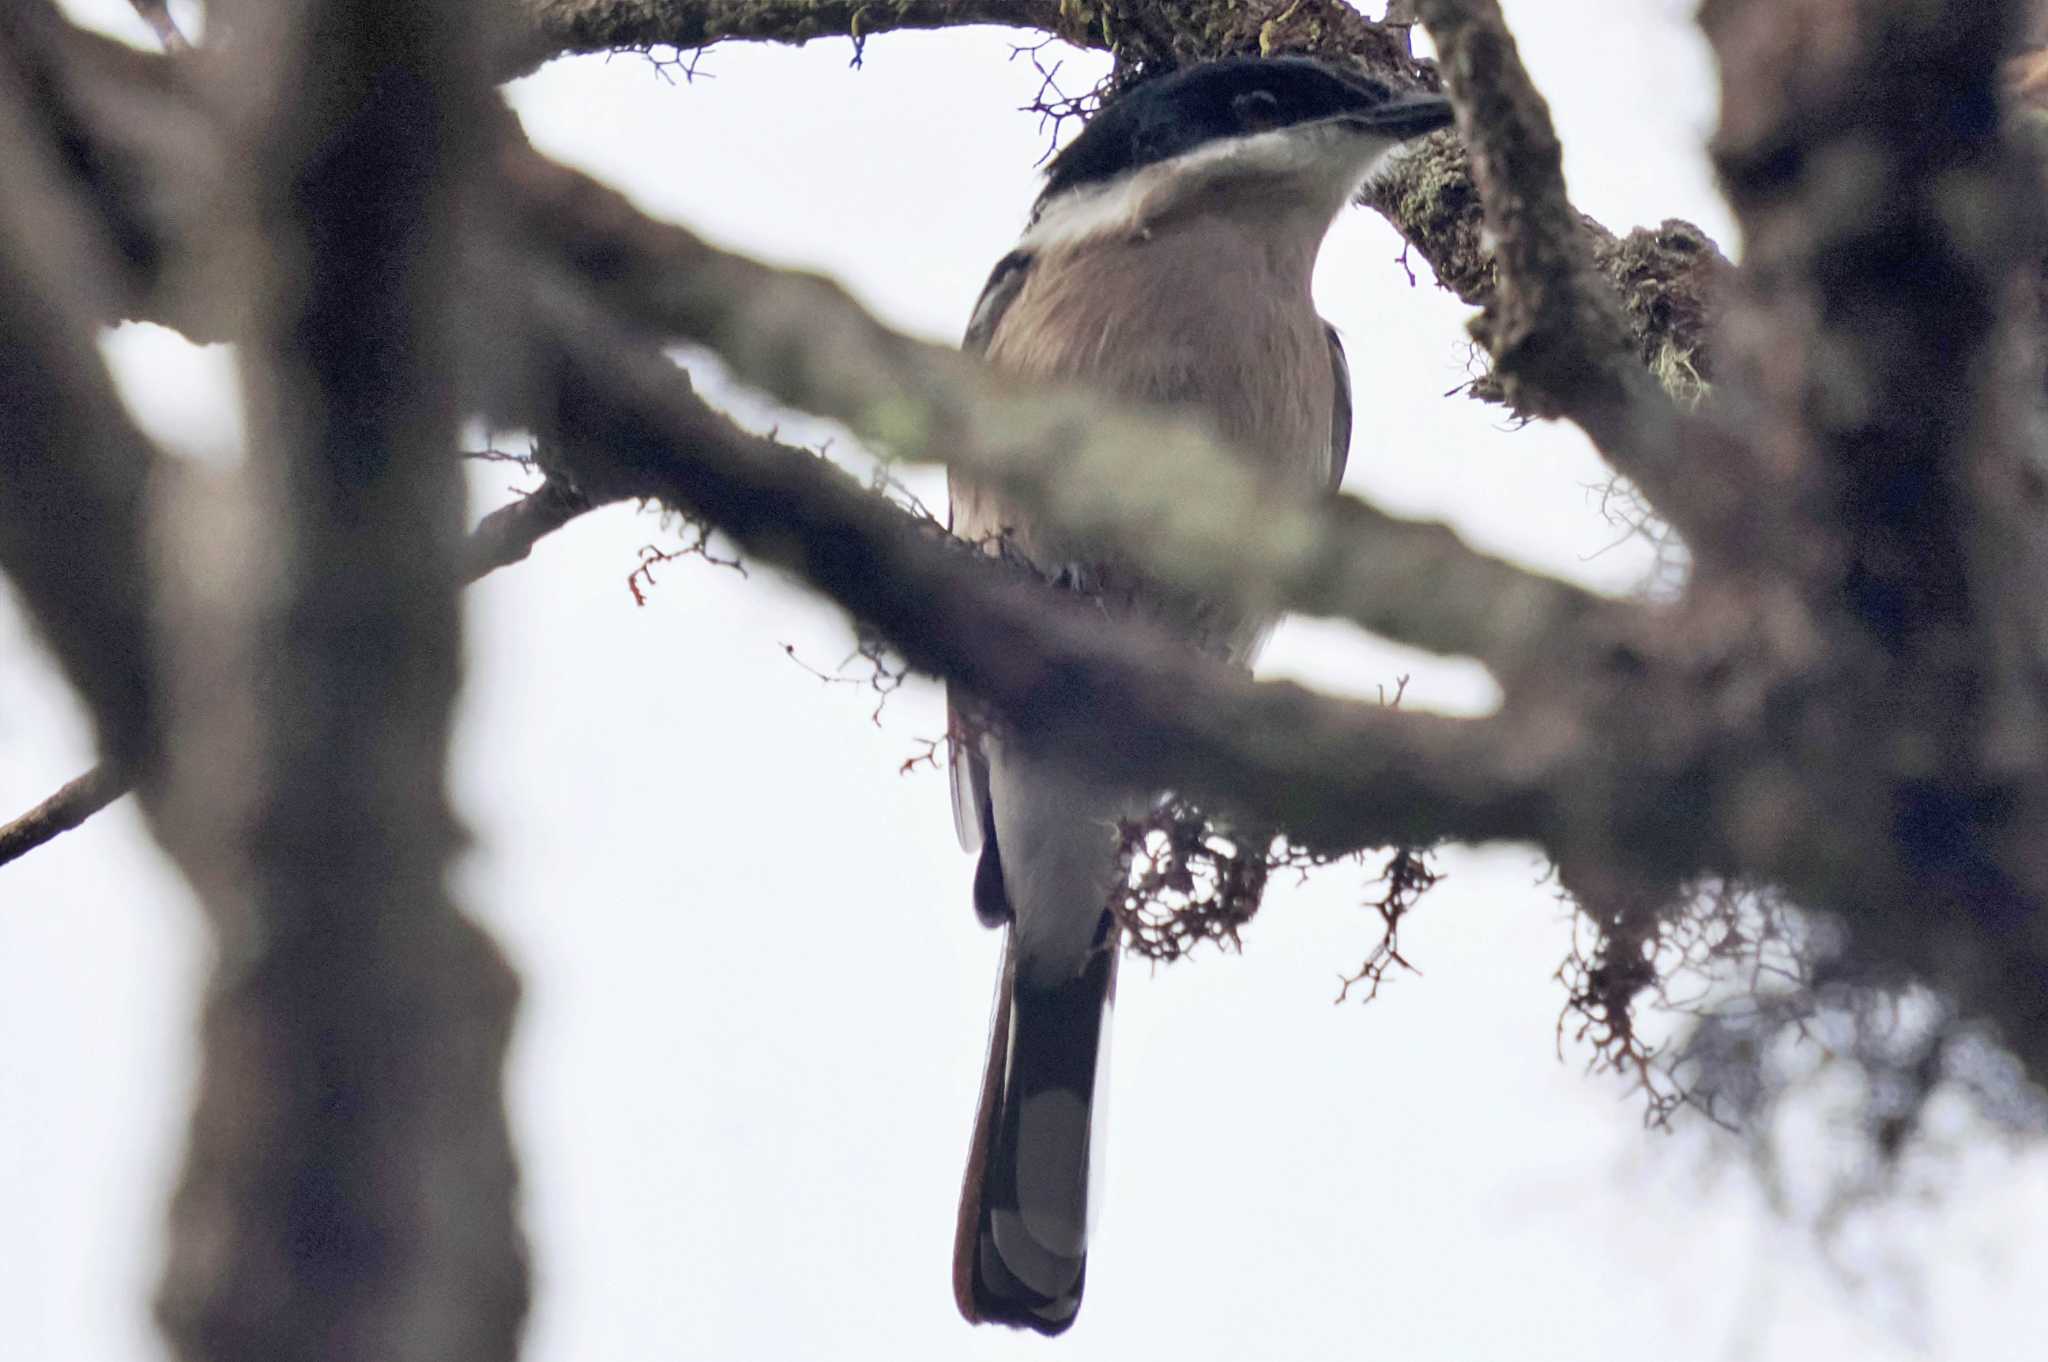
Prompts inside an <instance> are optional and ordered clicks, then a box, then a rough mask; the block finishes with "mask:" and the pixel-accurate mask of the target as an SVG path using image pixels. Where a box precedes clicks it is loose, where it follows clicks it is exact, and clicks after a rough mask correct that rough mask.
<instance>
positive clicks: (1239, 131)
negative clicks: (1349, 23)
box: [1043, 57, 1451, 199]
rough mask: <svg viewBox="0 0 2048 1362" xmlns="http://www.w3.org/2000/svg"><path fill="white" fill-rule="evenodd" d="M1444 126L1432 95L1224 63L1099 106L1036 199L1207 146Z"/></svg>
mask: <svg viewBox="0 0 2048 1362" xmlns="http://www.w3.org/2000/svg"><path fill="white" fill-rule="evenodd" d="M1450 121H1451V105H1450V101H1449V100H1447V99H1445V98H1443V96H1441V95H1432V94H1424V93H1420V92H1408V91H1400V92H1397V91H1395V90H1394V89H1393V88H1392V87H1391V86H1388V85H1386V84H1384V83H1383V82H1381V81H1378V80H1375V79H1373V78H1372V77H1370V76H1367V75H1363V74H1360V73H1356V72H1351V71H1346V70H1343V69H1341V68H1339V67H1336V66H1332V65H1330V64H1328V63H1326V62H1321V61H1317V60H1315V59H1313V58H1310V57H1271V58H1263V59H1262V58H1258V57H1232V58H1228V59H1225V60H1223V61H1213V62H1205V63H1203V64H1202V65H1200V66H1191V67H1187V68H1185V69H1183V70H1180V71H1176V72H1174V73H1173V74H1172V75H1169V76H1161V77H1159V78H1158V79H1156V80H1150V81H1147V82H1145V83H1144V84H1143V85H1140V86H1138V87H1136V88H1135V89H1133V90H1131V91H1130V92H1129V93H1128V94H1125V95H1123V96H1121V97H1119V98H1117V99H1115V100H1113V101H1111V102H1110V103H1109V104H1108V105H1106V106H1104V108H1103V110H1102V112H1100V113H1098V114H1097V115H1096V116H1095V117H1094V118H1092V119H1090V120H1089V123H1088V126H1087V127H1086V128H1084V129H1082V132H1081V135H1080V136H1079V137H1077V138H1075V139H1074V140H1073V142H1071V143H1070V144H1068V146H1067V147H1066V149H1065V150H1063V151H1062V152H1060V154H1059V155H1058V156H1056V157H1054V158H1053V162H1052V165H1051V166H1050V167H1048V168H1047V171H1046V182H1045V193H1044V196H1043V197H1044V198H1047V199H1049V198H1052V197H1054V196H1056V195H1059V194H1061V193H1064V192H1065V191H1067V190H1070V189H1077V188H1082V187H1084V186H1088V185H1095V184H1102V183H1106V182H1108V181H1110V180H1113V179H1115V178H1117V177H1118V176H1120V175H1124V174H1127V173H1129V172H1131V171H1133V170H1138V169H1141V168H1143V167H1145V166H1148V165H1155V164H1157V163H1159V162H1161V161H1166V160H1170V159H1172V158H1173V157H1176V156H1180V155H1183V154H1185V153H1187V152H1191V151H1195V150H1197V149H1199V148H1201V147H1203V146H1206V145H1208V144H1211V143H1215V142H1221V141H1224V140H1227V139H1233V138H1241V137H1247V136H1251V135H1253V134H1256V133H1261V132H1272V131H1277V130H1279V129H1284V128H1290V127H1295V126H1298V125H1302V124H1310V123H1329V122H1342V123H1348V124H1353V125H1355V126H1357V127H1358V128H1360V129H1361V130H1364V131H1372V132H1377V133H1379V134H1380V135H1382V136H1384V137H1385V138H1386V139H1387V140H1388V142H1390V143H1391V142H1398V141H1401V140H1402V139H1404V138H1408V137H1415V136H1418V135H1420V134H1422V133H1425V132H1430V131H1433V130H1434V129H1437V128H1441V127H1446V126H1448V125H1449V123H1450Z"/></svg>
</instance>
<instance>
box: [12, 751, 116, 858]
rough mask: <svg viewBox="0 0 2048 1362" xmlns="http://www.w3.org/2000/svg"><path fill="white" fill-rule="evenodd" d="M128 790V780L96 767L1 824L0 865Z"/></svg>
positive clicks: (34, 847) (112, 771)
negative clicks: (24, 811)
mask: <svg viewBox="0 0 2048 1362" xmlns="http://www.w3.org/2000/svg"><path fill="white" fill-rule="evenodd" d="M126 793H128V782H127V781H126V780H123V779H122V778H121V776H120V774H119V773H118V772H116V771H115V770H114V769H113V768H112V767H108V766H95V767H93V768H92V770H90V771H87V772H86V773H85V774H84V775H82V776H80V777H78V779H76V780H72V781H66V782H65V783H64V784H63V785H61V786H59V787H58V789H57V791H56V793H55V794H52V795H51V796H50V797H49V798H48V799H45V800H44V801H43V802H42V803H40V804H38V805H36V806H35V807H34V808H33V809H30V810H29V811H28V812H27V813H25V814H23V815H21V817H19V818H17V819H15V820H14V821H13V822H11V823H7V824H5V825H0V865H6V864H7V863H8V862H9V861H12V860H15V859H17V858H19V857H22V856H26V855H27V854H28V853H29V852H31V851H34V850H35V849H36V848H37V847H39V846H41V845H42V844H43V843H45V842H47V841H49V840H50V839H51V838H53V837H56V836H57V835H59V834H60V833H66V832H69V831H71V829H73V828H75V827H77V826H78V825H79V824H80V823H83V822H84V821H85V820H86V819H88V818H90V817H92V816H93V815H94V814H96V813H98V812H99V811H100V810H101V809H104V808H105V807H107V805H109V804H111V803H113V802H114V801H115V800H117V799H119V798H120V797H121V796H122V795H124V794H126Z"/></svg>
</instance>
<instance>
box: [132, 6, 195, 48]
mask: <svg viewBox="0 0 2048 1362" xmlns="http://www.w3.org/2000/svg"><path fill="white" fill-rule="evenodd" d="M129 3H130V4H132V5H134V6H135V12H136V13H137V14H139V15H141V16H142V22H144V23H145V24H148V25H149V27H150V31H151V32H153V33H155V34H156V40H157V41H158V42H160V43H162V44H163V45H164V51H166V52H190V51H191V50H192V44H191V43H189V42H187V41H186V40H185V35H184V34H183V33H181V32H179V31H178V21H177V20H176V19H173V18H172V17H171V6H170V3H169V0H129Z"/></svg>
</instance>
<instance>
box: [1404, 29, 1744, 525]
mask: <svg viewBox="0 0 2048 1362" xmlns="http://www.w3.org/2000/svg"><path fill="white" fill-rule="evenodd" d="M1415 11H1416V13H1417V15H1419V16H1420V18H1421V19H1422V22H1423V23H1424V24H1425V25H1426V26H1427V27H1428V29H1429V33H1430V37H1431V38H1432V39H1433V40H1434V41H1435V43H1436V46H1437V51H1438V53H1439V54H1440V59H1441V62H1442V65H1443V68H1444V70H1445V71H1446V72H1447V73H1448V74H1449V78H1450V90H1451V96H1452V100H1453V102H1454V103H1455V104H1456V106H1457V110H1458V133H1459V136H1460V137H1461V138H1462V139H1463V141H1464V143H1465V146H1466V148H1467V150H1468V153H1469V156H1470V168H1471V173H1472V180H1473V183H1474V185H1475V187H1476V189H1477V191H1478V197H1479V202H1480V205H1481V207H1482V208H1483V210H1484V212H1485V217H1486V226H1487V229H1488V230H1489V232H1490V233H1491V236H1492V240H1493V241H1494V242H1495V243H1496V245H1495V248H1494V251H1493V257H1494V263H1495V266H1496V270H1497V282H1496V286H1495V288H1494V290H1493V294H1492V296H1491V297H1490V298H1489V299H1488V301H1487V303H1486V309H1485V311H1483V312H1482V313H1481V314H1480V315H1479V317H1478V318H1476V319H1475V320H1474V322H1473V334H1474V335H1475V336H1476V337H1477V338H1478V339H1479V340H1480V341H1481V343H1482V344H1484V345H1485V346H1486V348H1487V350H1488V351H1489V352H1491V353H1492V355H1493V358H1494V365H1495V370H1494V372H1495V374H1496V376H1497V377H1498V378H1499V379H1500V381H1501V382H1502V384H1503V386H1504V388H1505V389H1506V393H1507V397H1508V400H1509V401H1510V403H1512V404H1513V405H1514V406H1516V407H1517V408H1520V409H1522V410H1524V411H1528V412H1531V413H1534V414H1537V415H1542V416H1568V417H1570V418H1571V419H1572V420H1573V421H1574V422H1576V423H1577V424H1578V425H1579V426H1580V427H1581V428H1583V429H1584V430H1585V432H1586V433H1587V434H1588V435H1589V436H1591V437H1592V439H1593V442H1594V444H1595V445H1597V446H1598V447H1599V449H1600V452H1601V453H1602V454H1603V455H1605V456H1606V458H1607V460H1608V462H1609V463H1611V464H1613V465H1614V467H1615V468H1616V469H1617V470H1618V471H1619V472H1621V473H1622V474H1624V475H1625V476H1627V477H1628V478H1629V479H1630V480H1631V481H1633V482H1634V483H1635V484H1636V485H1637V486H1638V487H1640V488H1641V489H1642V490H1643V492H1644V493H1645V494H1646V495H1647V496H1648V497H1649V499H1650V501H1651V502H1652V504H1653V505H1655V506H1656V508H1657V510H1658V511H1659V513H1660V514H1662V515H1663V516H1665V517H1666V518H1667V519H1669V520H1670V521H1671V522H1672V523H1673V524H1674V525H1676V526H1677V527H1678V528H1679V529H1680V530H1681V531H1682V532H1683V533H1684V534H1685V535H1686V538H1687V542H1688V543H1691V544H1693V545H1694V546H1695V548H1696V549H1698V548H1702V547H1705V548H1709V549H1712V548H1718V547H1719V546H1720V542H1721V541H1722V540H1724V539H1726V538H1727V537H1728V536H1729V530H1730V527H1732V525H1733V524H1734V522H1735V520H1736V517H1737V516H1738V514H1739V512H1740V510H1741V508H1742V505H1743V498H1742V495H1741V489H1740V488H1738V487H1736V486H1734V485H1732V484H1731V483H1729V482H1728V481H1727V480H1726V479H1725V478H1724V477H1722V476H1721V471H1720V470H1719V468H1718V467H1717V466H1716V463H1715V461H1714V460H1712V459H1707V458H1701V457H1699V456H1698V455H1699V451H1698V449H1697V445H1698V443H1699V439H1698V437H1697V436H1694V437H1693V438H1692V439H1691V440H1688V435H1689V432H1688V431H1687V429H1686V424H1685V422H1684V421H1683V419H1682V417H1681V415H1680V413H1679V411H1678V409H1677V408H1676V406H1675V405H1674V404H1673V402H1672V400H1671V398H1670V396H1669V395H1668V394H1667V393H1665V392H1664V391H1663V389H1662V388H1660V387H1659V385H1658V383H1657V381H1656V380H1655V379H1653V378H1652V377H1651V376H1650V373H1649V371H1648V370H1647V369H1645V368H1644V367H1643V364H1642V362H1641V360H1640V358H1639V357H1638V353H1637V346H1636V344H1635V341H1634V338H1633V337H1632V336H1631V335H1630V333H1629V330H1628V325H1627V322H1626V321H1625V320H1624V318H1623V316H1622V313H1621V309H1620V307H1619V306H1618V305H1617V303H1616V301H1615V296H1614V293H1613V291H1612V290H1611V289H1610V288H1609V287H1608V285H1607V283H1606V281H1605V280H1603V279H1601V278H1600V276H1599V275H1598V274H1596V273H1595V271H1594V268H1593V260H1592V254H1591V252H1590V251H1589V249H1588V242H1587V239H1586V234H1585V232H1584V230H1583V228H1582V226H1581V219H1580V216H1579V214H1578V212H1577V210H1575V209H1574V208H1573V207H1572V206H1571V202H1570V200H1569V199H1568V198H1567V197H1566V195H1565V187H1564V152H1563V148H1562V147H1561V146H1560V145H1559V143H1558V140H1557V134H1556V132H1555V130H1554V129H1553V128H1552V127H1551V123H1550V111H1549V108H1548V106H1547V105H1545V103H1544V101H1543V97H1542V96H1541V95H1540V94H1538V93H1537V92H1536V87H1535V85H1534V83H1533V82H1531V81H1530V79H1529V74H1528V72H1527V71H1526V70H1524V69H1523V67H1522V63H1521V58H1520V57H1519V56H1518V55H1517V53H1516V51H1515V43H1514V39H1513V37H1512V36H1510V35H1509V33H1508V30H1507V25H1506V22H1505V21H1504V20H1503V19H1502V18H1501V15H1500V10H1499V7H1498V6H1497V5H1496V4H1495V3H1494V0H1417V4H1416V6H1415ZM1688 443H1691V444H1692V445H1693V446H1694V448H1693V450H1691V451H1690V454H1691V456H1690V457H1688V455H1689V451H1688V448H1687V446H1688Z"/></svg>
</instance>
